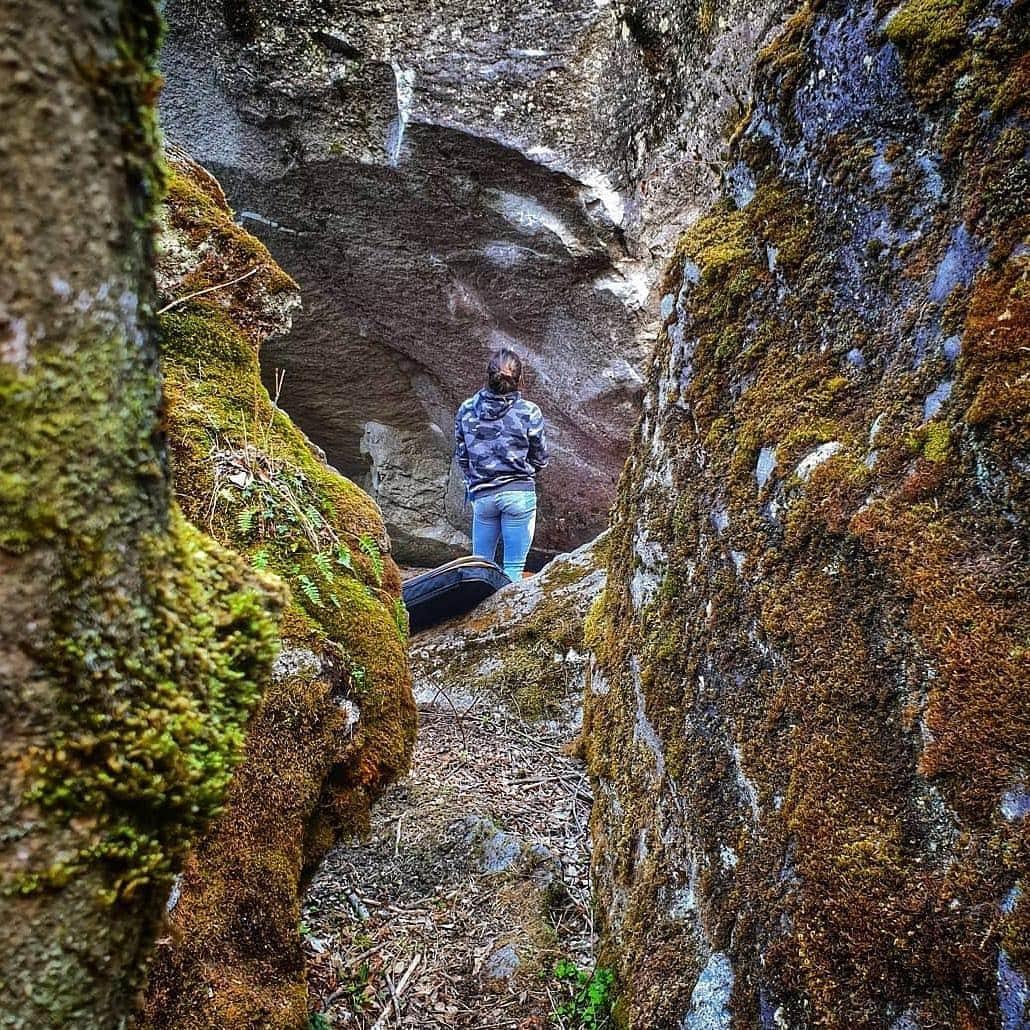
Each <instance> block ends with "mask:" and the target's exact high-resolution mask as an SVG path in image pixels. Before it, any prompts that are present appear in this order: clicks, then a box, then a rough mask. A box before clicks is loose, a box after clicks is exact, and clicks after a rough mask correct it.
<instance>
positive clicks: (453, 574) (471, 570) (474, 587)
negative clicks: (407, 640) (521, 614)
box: [404, 556, 511, 633]
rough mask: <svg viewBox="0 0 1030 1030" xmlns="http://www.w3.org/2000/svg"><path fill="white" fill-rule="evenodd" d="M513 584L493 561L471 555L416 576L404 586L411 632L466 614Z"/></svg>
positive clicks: (417, 631) (405, 603)
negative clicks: (502, 588)
mask: <svg viewBox="0 0 1030 1030" xmlns="http://www.w3.org/2000/svg"><path fill="white" fill-rule="evenodd" d="M510 583H511V580H510V579H508V577H507V576H506V575H505V574H504V571H503V570H502V569H501V568H500V567H499V566H497V565H495V564H494V563H493V562H492V561H487V560H486V558H476V557H471V556H470V557H468V558H458V559H457V560H456V561H452V562H448V563H447V564H446V565H441V566H440V567H439V568H438V569H430V570H429V571H428V572H423V573H421V574H420V575H418V576H413V577H412V578H411V579H409V580H408V581H407V582H406V583H405V584H404V605H405V607H406V608H407V609H408V616H409V618H410V620H411V632H412V633H419V632H421V631H422V630H424V629H428V628H429V627H430V626H435V625H436V624H437V623H439V622H445V621H446V620H447V619H453V618H456V617H457V616H459V615H464V614H465V613H466V612H470V611H472V609H473V608H475V607H476V605H478V604H481V603H482V602H483V601H485V600H486V599H487V598H488V597H490V596H491V595H492V594H495V593H497V591H498V590H500V589H501V587H506V586H508V584H510Z"/></svg>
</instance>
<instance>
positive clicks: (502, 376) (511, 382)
mask: <svg viewBox="0 0 1030 1030" xmlns="http://www.w3.org/2000/svg"><path fill="white" fill-rule="evenodd" d="M486 381H487V385H488V386H489V387H490V389H491V390H492V391H493V392H494V393H514V392H515V391H516V390H517V389H518V388H519V387H520V386H521V385H522V358H520V357H519V356H518V355H517V354H516V353H515V351H513V350H508V348H507V347H504V348H502V349H501V350H499V351H497V353H496V354H494V356H493V357H492V358H491V359H490V364H489V365H487V367H486Z"/></svg>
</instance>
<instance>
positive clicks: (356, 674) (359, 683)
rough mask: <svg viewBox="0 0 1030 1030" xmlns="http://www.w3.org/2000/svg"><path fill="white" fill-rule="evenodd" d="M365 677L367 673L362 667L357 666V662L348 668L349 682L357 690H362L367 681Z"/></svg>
mask: <svg viewBox="0 0 1030 1030" xmlns="http://www.w3.org/2000/svg"><path fill="white" fill-rule="evenodd" d="M367 677H368V672H367V671H366V669H365V666H364V665H359V664H358V663H357V662H355V663H354V664H353V665H352V666H351V667H350V678H351V682H352V683H353V684H354V686H355V687H357V689H358V690H363V689H364V687H365V680H366V679H367Z"/></svg>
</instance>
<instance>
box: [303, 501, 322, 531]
mask: <svg viewBox="0 0 1030 1030" xmlns="http://www.w3.org/2000/svg"><path fill="white" fill-rule="evenodd" d="M304 514H305V515H307V517H308V522H310V523H311V525H312V526H314V527H315V529H318V528H319V527H320V526H322V525H323V523H324V522H325V519H323V518H322V513H321V512H320V511H319V510H318V509H317V508H316V507H315V506H314V505H313V504H309V505H308V506H307V507H306V508H305V509H304Z"/></svg>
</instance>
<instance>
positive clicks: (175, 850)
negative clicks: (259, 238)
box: [0, 0, 280, 1030]
mask: <svg viewBox="0 0 1030 1030" xmlns="http://www.w3.org/2000/svg"><path fill="white" fill-rule="evenodd" d="M160 24H161V23H160V18H159V16H158V12H157V9H156V7H155V6H154V5H152V4H148V3H138V4H133V5H131V7H130V6H129V5H125V4H122V3H116V2H114V0H111V2H106V0H101V2H96V3H89V4H80V3H50V2H31V3H11V2H7V0H4V2H2V3H0V54H2V56H0V65H2V66H3V72H2V74H0V82H2V85H0V154H2V155H3V157H2V164H3V183H4V185H3V189H0V247H2V250H3V253H4V273H3V275H2V276H0V824H2V832H0V1026H3V1027H5V1028H25V1030H36V1028H42V1027H58V1026H67V1027H71V1026H75V1027H81V1028H83V1030H101V1028H103V1030H108V1028H110V1027H116V1026H124V1025H125V1020H126V1017H127V1014H128V1009H129V1008H130V1006H131V1004H132V999H133V996H134V994H135V993H136V991H137V989H138V987H139V983H140V980H141V977H142V966H143V963H144V961H145V959H146V957H147V955H148V954H149V952H150V948H151V944H152V942H153V938H154V935H155V932H156V928H157V924H158V921H159V919H160V916H161V912H162V908H163V904H164V899H165V898H166V897H167V894H168V889H169V886H170V884H171V880H172V876H173V874H174V873H175V871H176V869H177V868H178V867H179V866H180V864H181V863H182V859H183V854H184V852H185V851H186V849H187V848H188V847H189V845H190V844H191V842H192V841H193V839H194V838H195V837H196V836H197V835H198V833H200V832H202V831H203V829H204V828H205V827H206V825H207V824H208V822H209V820H210V819H211V817H212V815H213V814H214V812H215V811H216V810H217V808H218V806H219V805H220V803H221V801H222V797H223V795H224V793H225V788H226V784H227V781H228V779H229V774H230V772H231V770H232V768H233V765H234V764H235V762H236V760H237V759H238V755H239V744H240V738H241V736H242V726H243V724H244V723H245V722H246V720H247V717H248V716H249V714H250V712H251V710H252V708H253V705H254V702H255V701H256V699H257V696H258V693H259V689H260V686H261V685H262V684H263V683H264V682H265V680H266V678H267V676H268V673H269V668H270V666H271V663H272V659H273V658H274V651H275V649H274V644H273V640H272V634H273V631H274V625H275V620H274V613H275V610H276V608H277V606H278V604H279V603H280V598H279V593H278V591H277V590H276V589H275V587H274V586H273V585H272V584H270V583H268V582H263V581H262V580H261V579H260V578H259V577H258V576H257V574H256V573H254V572H253V571H252V570H250V569H248V568H247V566H246V564H245V563H244V562H243V561H241V560H240V559H239V558H238V557H237V556H235V555H232V554H230V553H228V552H227V551H225V550H224V549H222V548H221V547H219V546H218V545H216V544H215V543H214V541H213V540H210V539H207V538H205V537H204V536H203V535H202V534H201V533H198V532H197V531H196V530H195V529H193V527H191V526H189V525H188V524H186V522H185V520H184V519H183V518H182V516H181V514H180V513H179V511H178V509H177V508H176V506H175V504H174V501H173V498H172V495H171V490H170V488H169V482H168V475H167V453H166V449H165V444H164V440H163V438H162V435H161V431H160V425H161V423H160V415H161V413H160V390H159V368H158V348H157V334H156V332H155V325H154V319H153V315H152V312H153V299H154V290H153V272H152V248H151V229H152V224H153V219H154V205H155V202H156V199H157V196H158V194H159V191H160V187H161V179H162V176H161V171H160V167H159V163H158V157H159V155H158V151H157V146H156V142H157V141H156V138H155V134H154V132H153V127H154V111H153V101H154V97H155V94H156V90H157V84H158V81H159V79H158V75H157V72H156V69H155V66H154V59H155V51H156V46H157V41H158V38H159V36H160ZM55 126H60V131H54V127H55Z"/></svg>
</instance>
